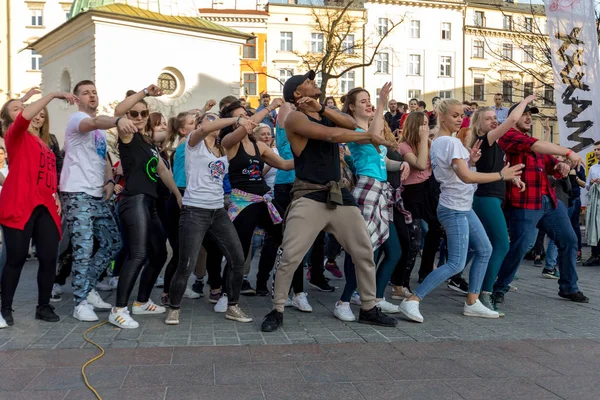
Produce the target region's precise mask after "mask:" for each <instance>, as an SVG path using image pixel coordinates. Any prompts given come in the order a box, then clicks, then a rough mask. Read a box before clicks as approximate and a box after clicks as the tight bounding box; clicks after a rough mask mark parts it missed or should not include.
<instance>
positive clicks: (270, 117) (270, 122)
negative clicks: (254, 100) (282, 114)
mask: <svg viewBox="0 0 600 400" xmlns="http://www.w3.org/2000/svg"><path fill="white" fill-rule="evenodd" d="M264 108H266V107H265V106H263V105H262V104H261V105H260V106H258V108H257V109H256V112H257V113H258V112H260V110H262V109H264ZM276 118H277V111H275V110H273V111H271V112H270V113H268V114H267V116H266V117H264V118H263V120H262V121H261V122H262V123H263V124H267V125H269V128H271V135H272V134H273V129H274V126H275V119H276Z"/></svg>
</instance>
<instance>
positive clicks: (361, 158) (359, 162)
mask: <svg viewBox="0 0 600 400" xmlns="http://www.w3.org/2000/svg"><path fill="white" fill-rule="evenodd" d="M356 131H358V132H364V130H362V129H360V128H357V129H356ZM348 149H350V154H351V155H352V160H354V168H355V169H356V175H358V176H368V177H370V178H374V179H377V180H378V181H379V182H386V181H387V170H386V168H385V156H386V154H387V147H385V146H379V150H380V151H381V153H378V152H377V150H375V147H374V146H373V145H372V144H370V143H369V144H357V143H354V142H350V143H348Z"/></svg>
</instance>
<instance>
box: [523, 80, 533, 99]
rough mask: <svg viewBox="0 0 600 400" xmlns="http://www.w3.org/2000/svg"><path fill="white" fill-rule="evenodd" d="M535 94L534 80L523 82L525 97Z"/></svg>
mask: <svg viewBox="0 0 600 400" xmlns="http://www.w3.org/2000/svg"><path fill="white" fill-rule="evenodd" d="M532 94H533V82H525V83H524V84H523V98H525V97H528V96H531V95H532Z"/></svg>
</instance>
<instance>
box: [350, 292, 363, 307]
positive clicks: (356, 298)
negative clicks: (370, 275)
mask: <svg viewBox="0 0 600 400" xmlns="http://www.w3.org/2000/svg"><path fill="white" fill-rule="evenodd" d="M350 304H354V305H357V306H362V303H361V301H360V294H358V292H354V293H352V297H351V298H350Z"/></svg>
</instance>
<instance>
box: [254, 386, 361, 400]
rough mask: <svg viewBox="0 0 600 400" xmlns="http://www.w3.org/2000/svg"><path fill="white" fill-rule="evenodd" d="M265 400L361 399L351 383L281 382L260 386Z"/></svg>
mask: <svg viewBox="0 0 600 400" xmlns="http://www.w3.org/2000/svg"><path fill="white" fill-rule="evenodd" d="M262 390H263V392H264V394H265V399H266V400H297V399H298V398H305V399H310V400H330V399H344V400H362V399H363V397H362V395H361V394H360V393H359V391H358V390H356V388H355V387H354V385H352V384H351V383H331V382H328V383H313V384H304V383H298V382H281V383H277V384H275V383H272V384H265V385H262Z"/></svg>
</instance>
